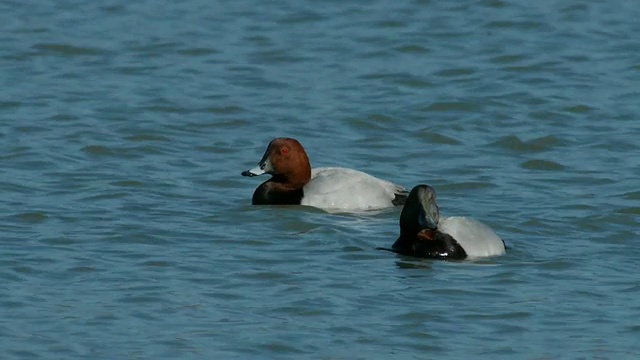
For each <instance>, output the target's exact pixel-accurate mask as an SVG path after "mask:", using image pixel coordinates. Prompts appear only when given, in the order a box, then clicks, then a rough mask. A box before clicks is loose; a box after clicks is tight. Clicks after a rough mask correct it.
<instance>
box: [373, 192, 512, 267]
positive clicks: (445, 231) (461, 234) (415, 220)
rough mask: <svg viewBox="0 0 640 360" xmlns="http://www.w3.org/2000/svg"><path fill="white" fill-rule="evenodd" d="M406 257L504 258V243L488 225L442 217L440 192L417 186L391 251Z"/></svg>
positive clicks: (401, 218)
mask: <svg viewBox="0 0 640 360" xmlns="http://www.w3.org/2000/svg"><path fill="white" fill-rule="evenodd" d="M379 249H382V250H389V251H393V252H395V253H398V254H402V255H409V256H415V257H423V258H433V259H451V260H462V259H467V258H478V257H487V256H496V255H502V254H504V253H505V245H504V241H502V239H500V237H498V235H496V233H495V232H494V231H493V230H491V229H490V228H489V227H488V226H486V225H484V224H482V223H480V222H479V221H476V220H473V219H470V218H466V217H457V216H456V217H449V218H440V209H439V208H438V204H437V203H436V192H435V190H434V189H433V188H432V187H431V186H429V185H417V186H415V187H414V188H413V189H412V190H411V192H410V193H409V196H408V198H407V200H406V203H405V204H404V208H403V209H402V213H401V214H400V237H398V240H396V242H395V243H394V244H393V246H392V248H391V249H386V248H379Z"/></svg>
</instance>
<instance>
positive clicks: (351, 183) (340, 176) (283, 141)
mask: <svg viewBox="0 0 640 360" xmlns="http://www.w3.org/2000/svg"><path fill="white" fill-rule="evenodd" d="M263 174H269V175H271V178H270V179H268V180H266V181H265V182H263V183H262V184H260V186H258V187H257V188H256V190H255V191H254V193H253V196H252V198H251V203H252V204H253V205H304V206H312V207H315V208H319V209H322V210H326V211H338V212H339V211H346V212H352V211H353V212H359V211H367V210H381V209H385V208H392V207H395V206H401V205H404V203H405V201H406V199H407V195H408V194H409V192H408V191H407V190H406V189H405V188H404V187H402V186H400V185H397V184H394V183H391V182H389V181H386V180H382V179H379V178H377V177H374V176H372V175H369V174H367V173H364V172H362V171H358V170H354V169H349V168H342V167H318V168H313V169H312V168H311V164H310V162H309V157H308V156H307V153H306V151H305V149H304V147H303V146H302V144H300V142H299V141H298V140H296V139H294V138H286V137H279V138H275V139H273V140H271V142H269V145H268V146H267V149H266V150H265V152H264V155H263V156H262V159H261V160H260V161H259V162H258V166H256V167H254V168H252V169H249V170H246V171H243V172H242V173H241V175H242V176H248V177H253V176H260V175H263Z"/></svg>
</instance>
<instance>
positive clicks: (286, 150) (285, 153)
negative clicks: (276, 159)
mask: <svg viewBox="0 0 640 360" xmlns="http://www.w3.org/2000/svg"><path fill="white" fill-rule="evenodd" d="M280 153H281V154H282V155H287V154H288V153H289V149H288V148H282V150H280Z"/></svg>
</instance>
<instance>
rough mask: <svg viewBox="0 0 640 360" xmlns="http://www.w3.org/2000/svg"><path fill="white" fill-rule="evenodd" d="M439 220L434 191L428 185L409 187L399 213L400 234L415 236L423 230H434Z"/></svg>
mask: <svg viewBox="0 0 640 360" xmlns="http://www.w3.org/2000/svg"><path fill="white" fill-rule="evenodd" d="M439 221H440V210H439V209H438V204H437V203H436V191H435V190H434V189H433V188H432V187H431V186H429V185H417V186H415V187H414V188H413V189H411V192H410V193H409V196H408V197H407V201H406V203H405V204H404V208H403V209H402V213H401V214H400V234H401V235H404V236H412V235H413V236H415V235H417V234H418V233H420V232H421V231H423V230H436V229H437V228H438V222H439Z"/></svg>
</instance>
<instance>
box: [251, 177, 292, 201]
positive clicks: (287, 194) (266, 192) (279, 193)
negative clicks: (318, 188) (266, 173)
mask: <svg viewBox="0 0 640 360" xmlns="http://www.w3.org/2000/svg"><path fill="white" fill-rule="evenodd" d="M303 195H304V194H303V192H302V188H299V189H287V188H285V187H283V186H282V185H281V184H279V183H277V182H274V181H271V180H267V181H265V182H264V183H262V184H261V185H260V186H258V188H257V189H256V191H254V192H253V197H252V198H251V204H253V205H300V202H301V201H302V196H303Z"/></svg>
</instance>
